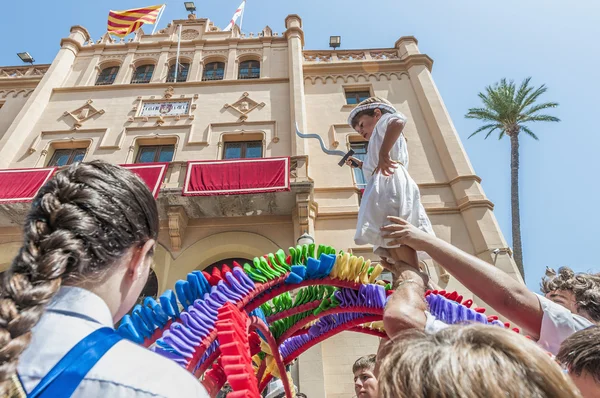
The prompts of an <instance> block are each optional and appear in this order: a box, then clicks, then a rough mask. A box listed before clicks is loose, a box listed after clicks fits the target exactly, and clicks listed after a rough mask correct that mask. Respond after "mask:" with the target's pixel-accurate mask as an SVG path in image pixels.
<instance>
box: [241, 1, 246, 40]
mask: <svg viewBox="0 0 600 398" xmlns="http://www.w3.org/2000/svg"><path fill="white" fill-rule="evenodd" d="M245 13H246V0H244V7H243V8H242V15H241V16H240V33H241V32H242V24H243V23H244V14H245Z"/></svg>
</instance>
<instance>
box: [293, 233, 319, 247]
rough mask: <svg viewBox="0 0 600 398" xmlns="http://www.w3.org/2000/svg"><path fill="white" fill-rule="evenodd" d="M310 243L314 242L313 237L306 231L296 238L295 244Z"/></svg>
mask: <svg viewBox="0 0 600 398" xmlns="http://www.w3.org/2000/svg"><path fill="white" fill-rule="evenodd" d="M312 243H315V238H313V237H312V236H310V235H309V234H307V233H306V232H305V233H303V234H302V236H301V237H299V238H298V240H297V241H296V244H298V245H300V246H304V245H310V244H312Z"/></svg>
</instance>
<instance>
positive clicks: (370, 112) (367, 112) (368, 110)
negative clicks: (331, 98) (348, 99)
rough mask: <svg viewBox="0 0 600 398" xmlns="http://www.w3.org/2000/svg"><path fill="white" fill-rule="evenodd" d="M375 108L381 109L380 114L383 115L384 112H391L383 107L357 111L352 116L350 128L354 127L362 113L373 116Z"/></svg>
mask: <svg viewBox="0 0 600 398" xmlns="http://www.w3.org/2000/svg"><path fill="white" fill-rule="evenodd" d="M375 109H379V110H380V111H381V114H382V115H385V114H386V113H392V112H390V111H388V110H387V109H383V108H374V109H365V110H364V111H360V112H358V113H357V114H356V115H355V116H354V117H353V118H352V128H355V127H356V125H357V124H358V121H359V120H360V118H361V116H363V115H367V116H371V117H373V116H375Z"/></svg>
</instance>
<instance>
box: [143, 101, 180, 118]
mask: <svg viewBox="0 0 600 398" xmlns="http://www.w3.org/2000/svg"><path fill="white" fill-rule="evenodd" d="M189 110H190V102H189V101H162V102H144V104H143V105H142V111H141V112H140V116H145V117H153V116H155V117H158V116H183V115H187V114H189Z"/></svg>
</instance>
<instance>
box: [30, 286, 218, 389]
mask: <svg viewBox="0 0 600 398" xmlns="http://www.w3.org/2000/svg"><path fill="white" fill-rule="evenodd" d="M112 325H113V324H112V316H111V314H110V310H109V309H108V306H107V305H106V303H105V302H104V301H103V300H102V299H101V298H100V297H98V296H96V295H95V294H94V293H92V292H90V291H88V290H85V289H80V288H77V287H62V288H61V289H60V290H59V291H58V293H57V294H56V296H55V297H54V299H53V301H52V303H51V304H50V305H49V306H48V310H47V311H46V312H45V313H44V315H43V316H42V318H41V319H40V322H39V323H38V324H37V325H36V326H35V327H34V328H33V337H32V339H31V343H30V344H29V346H28V347H27V349H26V350H25V351H24V352H23V354H22V355H21V358H20V360H19V365H18V372H19V376H20V377H21V380H22V382H23V384H24V387H25V390H27V392H31V391H32V390H33V389H34V388H35V386H36V385H37V384H38V383H39V381H40V380H41V379H42V378H43V377H44V376H46V374H47V373H48V372H49V371H50V369H52V368H53V367H54V365H55V364H56V363H57V362H58V361H59V360H60V359H61V358H62V357H63V356H64V355H65V354H66V353H67V352H68V351H69V350H70V349H71V348H72V347H73V346H74V345H75V344H77V343H78V342H79V341H80V340H81V339H83V338H84V337H85V336H87V335H88V334H90V333H91V332H93V331H94V330H96V329H99V328H101V327H103V326H108V327H112ZM73 397H75V398H94V397H102V398H104V397H111V398H112V397H115V398H117V397H118V398H187V397H193V398H208V397H209V395H208V394H207V392H206V390H205V389H204V387H203V386H202V385H201V384H200V382H199V381H198V380H197V379H196V378H195V377H194V376H193V375H192V374H191V373H189V372H188V371H186V370H185V369H183V368H182V367H180V366H179V365H177V364H176V363H175V362H173V361H170V360H168V359H167V358H164V357H162V356H160V355H158V354H155V353H153V352H152V351H150V350H148V349H146V348H144V347H142V346H139V345H136V344H134V343H132V342H130V341H128V340H122V341H120V342H118V343H117V344H116V345H115V346H114V347H112V348H111V349H110V350H109V351H108V352H107V353H106V355H104V356H103V357H102V358H101V359H100V361H98V363H97V364H96V365H95V366H94V367H93V368H92V369H91V370H90V371H89V372H88V373H87V375H86V376H85V378H84V379H83V381H82V382H81V384H79V386H78V387H77V389H76V390H75V392H74V393H73Z"/></svg>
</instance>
